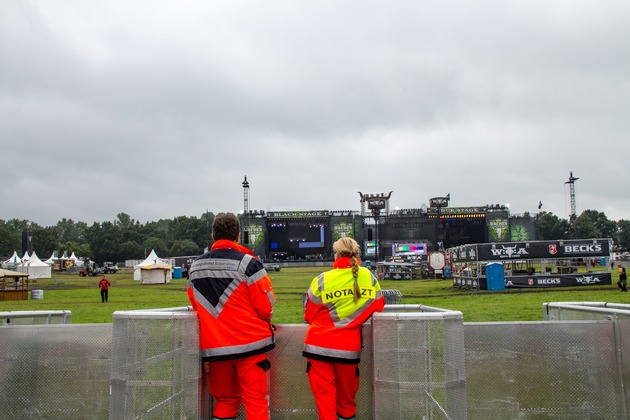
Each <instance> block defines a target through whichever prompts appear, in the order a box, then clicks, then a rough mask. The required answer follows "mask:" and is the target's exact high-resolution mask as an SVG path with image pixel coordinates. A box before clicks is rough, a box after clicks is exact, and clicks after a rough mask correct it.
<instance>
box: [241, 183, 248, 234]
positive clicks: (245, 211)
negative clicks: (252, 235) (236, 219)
mask: <svg viewBox="0 0 630 420" xmlns="http://www.w3.org/2000/svg"><path fill="white" fill-rule="evenodd" d="M241 229H242V230H243V232H242V233H241V243H243V244H245V245H247V244H248V243H249V182H247V175H245V180H244V181H243V223H242V226H241Z"/></svg>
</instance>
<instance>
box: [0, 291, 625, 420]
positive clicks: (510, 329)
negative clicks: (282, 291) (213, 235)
mask: <svg viewBox="0 0 630 420" xmlns="http://www.w3.org/2000/svg"><path fill="white" fill-rule="evenodd" d="M629 306H630V305H618V304H608V303H606V304H602V303H594V304H593V303H588V302H586V303H575V302H566V303H550V304H545V305H544V307H543V311H544V312H545V313H547V314H548V316H549V318H548V319H553V320H547V321H538V322H483V323H464V322H462V315H461V313H459V312H456V311H446V310H443V309H440V308H434V307H429V306H424V305H386V307H385V311H384V312H383V313H379V314H375V315H374V317H373V319H372V321H371V323H367V324H365V325H364V326H363V332H364V346H365V348H364V352H363V355H362V359H361V365H360V370H361V373H362V375H361V385H360V389H359V393H358V395H357V403H358V411H357V418H363V419H379V420H380V419H390V418H391V419H457V420H459V419H488V418H493V419H516V418H518V419H540V418H553V419H583V418H590V419H594V418H598V419H600V418H601V419H622V418H628V406H629V405H628V404H629V401H630V400H629V398H628V395H629V392H630V391H628V389H629V388H630V382H629V380H630V366H629V365H628V363H627V362H626V361H625V359H626V358H625V354H626V353H628V351H630V350H629V349H630V339H629V337H630V311H629V308H628V307H629ZM589 318H590V319H589ZM277 328H278V329H277V331H276V343H277V346H276V349H275V350H273V351H272V352H270V353H269V357H270V360H271V362H272V370H271V380H272V386H271V405H272V419H274V420H277V419H306V418H308V419H311V418H315V416H316V414H315V404H314V401H313V397H312V395H311V392H310V388H309V386H308V380H307V377H306V373H305V367H306V361H305V360H304V358H303V357H302V355H301V350H302V343H303V339H304V335H305V333H306V329H307V328H308V327H307V325H305V324H290V325H282V324H280V325H277ZM197 340H198V320H197V317H196V314H195V313H194V312H192V311H190V308H187V307H186V308H169V309H166V310H153V311H126V312H125V311H123V312H117V313H115V316H114V320H113V323H112V324H78V325H73V324H57V325H15V324H13V323H12V324H11V325H4V326H3V328H0V418H11V419H13V418H19V419H42V418H47V419H79V418H80V419H108V418H109V419H115V420H118V419H128V418H134V419H154V418H155V419H196V418H209V416H210V415H209V413H210V410H211V405H212V402H211V401H209V397H208V394H207V390H206V389H205V384H204V375H203V374H202V366H201V364H200V361H199V353H198V350H197V347H198V344H197V343H198V342H197ZM243 418H244V415H243V414H242V413H241V414H240V415H239V419H243Z"/></svg>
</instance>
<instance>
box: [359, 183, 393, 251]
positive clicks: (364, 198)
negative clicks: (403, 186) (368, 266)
mask: <svg viewBox="0 0 630 420" xmlns="http://www.w3.org/2000/svg"><path fill="white" fill-rule="evenodd" d="M358 193H359V196H360V197H361V208H362V209H363V208H364V203H366V202H367V205H368V209H369V210H370V211H371V212H372V217H373V218H374V224H375V228H376V235H375V238H374V242H376V254H375V261H376V262H378V251H379V247H380V244H379V232H378V230H379V229H378V225H379V222H378V219H379V217H380V216H381V210H383V209H385V210H386V214H387V213H389V198H390V197H391V196H392V193H393V191H390V192H389V194H387V195H385V194H383V193H380V195H379V194H363V193H362V192H360V191H358Z"/></svg>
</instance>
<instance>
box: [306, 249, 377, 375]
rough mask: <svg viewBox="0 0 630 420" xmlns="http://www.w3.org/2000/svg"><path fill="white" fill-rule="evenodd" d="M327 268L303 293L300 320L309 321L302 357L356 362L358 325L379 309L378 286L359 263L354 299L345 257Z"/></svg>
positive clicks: (338, 361)
mask: <svg viewBox="0 0 630 420" xmlns="http://www.w3.org/2000/svg"><path fill="white" fill-rule="evenodd" d="M335 267H337V268H334V269H333V270H331V271H327V272H325V273H322V274H320V275H319V276H318V277H316V278H315V279H313V281H312V282H311V286H310V287H309V289H308V293H307V295H306V305H305V308H304V320H305V321H306V322H307V323H309V324H310V326H309V329H308V331H307V333H306V338H305V340H304V351H303V353H302V354H303V355H304V357H310V358H313V359H318V360H325V361H331V362H337V363H358V362H359V361H360V357H361V325H362V324H363V323H364V322H365V321H367V320H368V319H369V318H370V316H372V314H373V313H374V312H380V311H382V310H383V306H384V298H383V296H382V293H381V287H380V285H379V283H378V281H377V280H376V278H375V277H374V276H373V275H372V273H371V272H370V270H368V269H367V268H365V267H359V275H358V282H359V287H360V289H361V297H360V298H359V300H358V301H357V302H356V303H355V302H354V291H353V284H354V278H353V277H352V268H350V259H349V258H343V257H342V258H338V259H337V260H335Z"/></svg>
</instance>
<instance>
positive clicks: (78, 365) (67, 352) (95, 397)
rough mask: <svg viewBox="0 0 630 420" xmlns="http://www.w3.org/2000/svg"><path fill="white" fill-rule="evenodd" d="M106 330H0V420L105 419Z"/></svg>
mask: <svg viewBox="0 0 630 420" xmlns="http://www.w3.org/2000/svg"><path fill="white" fill-rule="evenodd" d="M111 339H112V326H111V324H95V325H88V324H80V325H72V324H68V325H41V326H34V325H31V326H12V327H4V328H0V418H3V419H107V418H108V412H109V375H110V357H111V350H112V345H111Z"/></svg>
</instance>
